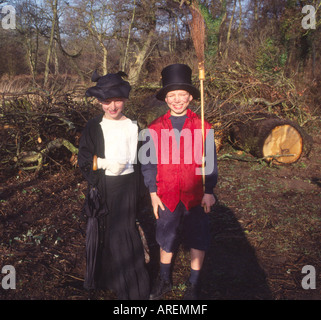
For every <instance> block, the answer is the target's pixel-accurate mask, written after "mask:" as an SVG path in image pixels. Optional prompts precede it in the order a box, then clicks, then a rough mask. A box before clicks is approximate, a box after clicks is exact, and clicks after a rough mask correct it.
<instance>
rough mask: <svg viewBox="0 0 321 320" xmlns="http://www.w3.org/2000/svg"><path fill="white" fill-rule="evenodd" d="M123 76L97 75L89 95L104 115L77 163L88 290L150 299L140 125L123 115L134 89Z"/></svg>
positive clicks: (90, 130) (85, 139)
mask: <svg viewBox="0 0 321 320" xmlns="http://www.w3.org/2000/svg"><path fill="white" fill-rule="evenodd" d="M122 76H124V74H123V73H115V74H113V73H109V74H107V75H105V76H102V77H100V76H99V75H98V74H97V73H96V72H95V73H94V74H93V77H92V81H94V82H97V84H96V86H94V87H91V88H89V89H88V90H87V91H86V95H87V96H89V97H95V98H96V99H97V100H98V103H99V104H100V105H101V108H102V114H101V115H99V116H97V117H95V118H93V119H91V120H89V121H88V123H87V125H86V127H85V129H84V130H83V132H82V136H81V139H80V144H79V153H78V164H79V167H80V169H81V171H82V173H83V175H84V177H85V179H86V180H87V181H88V194H87V196H86V201H85V206H84V210H85V212H84V213H85V215H86V216H87V217H88V220H87V232H86V254H87V265H86V275H85V283H84V287H85V288H87V289H112V290H114V291H115V293H116V294H117V297H118V299H126V300H127V299H130V300H138V299H148V297H149V276H148V273H147V270H146V269H145V259H144V251H143V246H142V242H141V239H140V236H139V233H138V230H137V229H136V192H137V188H136V186H137V184H136V181H137V180H136V179H137V173H136V171H137V169H136V166H135V158H136V151H137V142H138V127H137V125H136V124H135V123H134V122H132V121H131V120H130V119H129V118H127V117H126V116H125V115H124V114H123V109H124V105H125V102H126V100H127V99H128V97H129V93H130V90H131V86H130V84H129V83H128V82H127V81H125V80H123V78H122Z"/></svg>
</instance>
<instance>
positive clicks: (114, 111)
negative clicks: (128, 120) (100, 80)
mask: <svg viewBox="0 0 321 320" xmlns="http://www.w3.org/2000/svg"><path fill="white" fill-rule="evenodd" d="M125 100H126V99H124V98H110V99H107V100H104V101H100V100H99V103H100V105H101V106H102V109H103V111H104V112H105V115H104V116H105V118H107V119H110V120H120V119H121V118H122V116H123V114H122V111H123V109H124V104H125Z"/></svg>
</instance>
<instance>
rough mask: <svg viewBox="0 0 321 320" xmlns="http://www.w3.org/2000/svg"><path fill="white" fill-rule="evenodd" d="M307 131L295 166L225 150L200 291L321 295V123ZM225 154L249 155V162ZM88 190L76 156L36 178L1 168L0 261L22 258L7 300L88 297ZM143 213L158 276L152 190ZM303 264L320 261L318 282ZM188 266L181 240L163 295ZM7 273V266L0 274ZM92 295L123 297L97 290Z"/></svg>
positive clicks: (177, 293)
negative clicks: (308, 142)
mask: <svg viewBox="0 0 321 320" xmlns="http://www.w3.org/2000/svg"><path fill="white" fill-rule="evenodd" d="M310 134H311V135H312V136H313V140H314V145H313V149H312V151H311V153H310V155H309V156H303V157H302V158H301V159H300V160H299V161H298V162H297V163H295V164H292V165H286V166H279V165H267V164H266V163H265V162H257V161H253V160H255V158H253V157H251V156H249V155H241V156H240V154H239V153H237V151H236V150H234V149H232V147H231V146H230V145H228V144H227V145H225V146H224V147H223V148H222V149H221V150H220V152H219V155H218V156H219V157H221V159H220V160H219V162H218V166H219V174H220V177H219V183H218V186H217V188H216V196H217V199H218V201H217V204H216V206H215V207H214V209H213V211H212V212H211V213H210V218H211V231H212V242H211V247H210V250H209V252H208V254H207V256H206V260H205V263H204V269H203V273H202V291H201V298H202V299H204V300H232V299H263V300H267V299H272V300H283V299H286V300H306V299H320V298H321V264H320V262H321V209H320V207H321V206H320V204H321V192H320V191H321V169H320V167H321V134H320V128H319V127H318V126H315V127H311V128H310ZM226 154H229V155H232V156H234V155H235V156H237V157H238V158H240V157H241V158H242V157H243V156H244V157H243V158H242V159H243V161H242V160H240V159H238V160H236V159H233V157H232V158H226V157H224V155H226ZM244 160H245V161H244ZM249 160H250V161H249ZM85 192H86V182H85V181H84V179H83V178H82V176H81V173H80V171H79V169H78V168H77V167H72V166H71V165H69V166H68V165H66V166H60V167H58V169H57V170H54V171H51V172H50V170H44V171H43V172H42V173H41V174H40V175H39V176H37V177H36V176H34V175H33V174H32V173H30V172H23V171H22V172H18V173H16V174H15V175H10V176H8V175H7V174H5V173H3V174H2V177H1V203H0V222H1V223H0V267H1V268H2V267H3V266H5V265H8V264H9V265H12V266H14V267H15V270H16V289H7V290H5V289H4V288H2V287H1V286H0V299H2V300H9V299H10V300H11V299H13V300H87V299H88V298H89V294H88V292H87V291H86V290H84V289H83V277H84V272H85V228H86V223H85V222H84V221H83V220H82V219H81V218H80V212H81V208H82V205H83V202H84V197H85ZM138 218H139V220H140V223H141V225H142V227H143V229H144V231H145V234H146V238H147V240H148V244H149V249H150V254H151V261H150V262H149V263H148V265H147V266H148V269H149V271H150V274H151V279H152V280H153V279H154V277H155V275H156V273H157V266H158V247H157V244H156V242H155V239H154V225H155V220H154V218H153V214H152V211H151V207H150V204H149V201H148V197H145V198H144V197H143V198H141V199H140V210H139V216H138ZM305 265H311V266H314V268H315V271H316V277H315V283H316V289H310V290H305V289H303V288H302V284H301V282H302V280H303V278H304V276H306V274H303V273H302V268H303V267H304V266H305ZM188 274H189V255H188V252H185V251H184V250H183V248H180V250H179V252H178V253H177V256H176V257H175V267H174V272H173V284H174V288H173V290H172V292H170V293H168V294H167V295H166V296H165V298H164V299H166V300H174V299H175V300H176V299H181V297H182V294H183V292H184V289H185V286H184V282H185V280H186V279H187V277H188ZM4 276H5V275H4V273H2V274H0V280H1V279H3V278H4ZM0 285H1V281H0ZM90 298H91V299H94V300H113V299H116V296H115V295H114V294H113V293H112V292H110V291H98V292H93V293H92V294H91V296H90Z"/></svg>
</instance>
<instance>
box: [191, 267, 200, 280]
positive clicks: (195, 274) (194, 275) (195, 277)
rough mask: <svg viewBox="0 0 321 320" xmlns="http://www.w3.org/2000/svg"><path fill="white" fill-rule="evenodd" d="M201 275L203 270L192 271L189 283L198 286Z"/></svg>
mask: <svg viewBox="0 0 321 320" xmlns="http://www.w3.org/2000/svg"><path fill="white" fill-rule="evenodd" d="M200 273H201V270H194V269H191V274H190V277H189V282H190V283H192V284H196V283H197V282H198V278H199V275H200Z"/></svg>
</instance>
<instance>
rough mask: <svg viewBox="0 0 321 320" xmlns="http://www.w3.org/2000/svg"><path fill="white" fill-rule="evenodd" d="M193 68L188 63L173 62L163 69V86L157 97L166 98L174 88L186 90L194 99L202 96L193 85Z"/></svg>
mask: <svg viewBox="0 0 321 320" xmlns="http://www.w3.org/2000/svg"><path fill="white" fill-rule="evenodd" d="M191 77H192V70H191V68H190V67H189V66H188V65H186V64H172V65H169V66H167V67H165V68H164V69H163V71H162V83H163V88H162V89H160V90H159V91H158V93H157V94H156V98H157V99H159V100H165V97H166V94H167V93H168V92H169V91H173V90H186V91H187V92H189V93H190V94H191V95H192V96H193V99H198V98H199V97H200V92H199V90H198V89H197V88H195V87H194V86H193V85H192V79H191Z"/></svg>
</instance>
